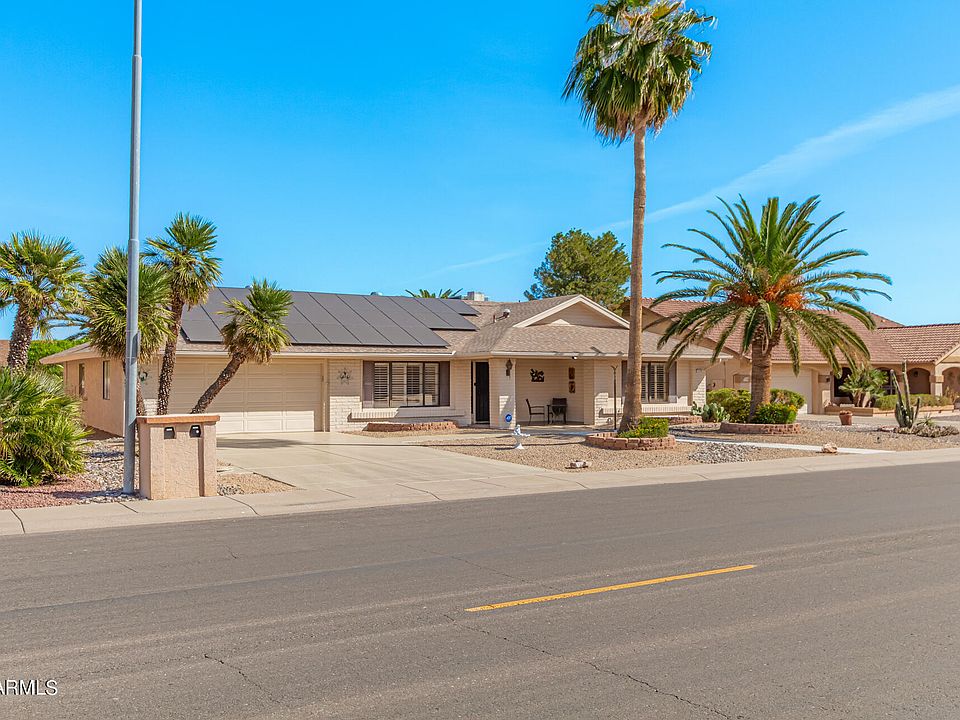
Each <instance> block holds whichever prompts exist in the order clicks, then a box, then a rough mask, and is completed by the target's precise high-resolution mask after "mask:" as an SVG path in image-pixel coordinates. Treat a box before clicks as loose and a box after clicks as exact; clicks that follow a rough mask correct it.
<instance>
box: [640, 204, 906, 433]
mask: <svg viewBox="0 0 960 720" xmlns="http://www.w3.org/2000/svg"><path fill="white" fill-rule="evenodd" d="M721 202H723V201H721ZM723 205H724V207H725V208H726V211H727V214H726V217H721V216H720V214H718V213H716V212H712V211H711V212H710V215H712V216H713V217H714V218H716V219H717V220H718V221H719V222H720V224H721V226H722V227H723V230H724V233H725V235H726V240H727V242H724V241H722V240H720V239H719V238H718V237H716V236H714V235H711V234H710V233H708V232H706V231H704V230H691V232H693V233H696V234H697V235H700V236H702V237H703V238H705V239H707V240H708V241H709V242H710V243H711V244H712V245H713V248H712V249H711V250H713V249H715V251H716V252H715V253H714V254H711V253H710V252H708V251H707V250H703V249H700V248H697V247H690V246H687V245H676V244H668V245H666V246H665V247H673V248H678V249H680V250H683V251H686V252H689V253H691V254H692V255H693V256H694V261H693V262H694V264H695V265H696V266H697V267H694V268H693V269H690V270H673V271H661V272H658V273H656V274H657V276H658V279H657V282H658V283H660V282H664V281H667V280H673V281H677V282H679V283H681V284H682V286H683V287H682V288H681V289H678V290H673V291H671V292H667V293H664V294H663V295H661V296H660V297H658V298H657V299H656V300H655V301H654V302H653V306H654V307H655V306H657V305H659V304H660V303H662V302H664V301H665V300H678V299H691V298H696V299H698V300H702V301H704V302H703V303H702V304H699V305H697V306H695V307H694V308H693V309H691V310H689V311H687V312H682V313H679V314H677V315H675V316H673V317H672V318H671V322H670V324H669V325H668V327H667V329H666V331H665V332H664V333H663V335H662V336H661V338H660V347H663V346H664V345H666V344H667V343H668V342H670V341H671V340H677V341H678V342H677V345H676V347H675V349H674V350H673V352H672V353H671V356H670V362H673V361H675V360H676V359H677V358H679V357H680V355H681V354H682V353H683V352H684V350H686V348H687V347H689V346H690V344H691V343H693V342H695V341H697V340H699V339H701V338H703V337H705V336H707V335H710V334H712V335H713V336H714V337H715V338H716V339H717V342H716V349H715V351H714V355H713V358H714V361H716V360H717V359H718V357H719V355H720V353H721V352H722V350H723V347H724V346H725V345H726V343H727V341H728V340H729V339H730V338H731V337H732V336H734V334H735V333H737V332H739V333H740V334H741V336H742V339H741V341H740V350H741V352H743V354H744V355H749V356H750V360H751V371H750V388H751V403H750V416H751V418H752V417H753V415H754V414H755V413H756V410H757V408H758V407H759V406H760V405H761V404H763V403H764V402H766V401H767V398H769V397H770V389H771V375H772V365H771V357H772V355H773V351H774V350H775V349H776V348H777V347H779V346H780V344H781V343H783V345H785V346H786V349H787V352H788V353H789V355H790V359H791V361H792V363H793V371H794V372H795V373H798V374H799V372H800V343H801V339H802V338H806V339H807V340H808V341H809V342H810V343H812V344H813V346H814V347H815V348H816V349H817V350H818V351H819V352H820V354H821V355H822V356H823V357H824V359H825V360H826V361H827V362H828V363H830V366H831V367H832V368H833V370H834V372H835V373H839V372H840V360H839V359H838V358H837V354H838V353H839V354H840V355H841V356H843V358H845V359H846V361H847V363H848V364H849V365H851V366H858V365H862V364H863V363H864V362H866V361H867V360H869V357H870V353H869V351H868V350H867V346H866V345H865V344H864V342H863V340H862V338H861V337H860V335H859V334H858V333H857V331H856V330H855V329H854V328H852V327H850V325H848V324H847V323H846V322H844V320H843V319H842V318H843V317H844V316H846V317H849V318H850V319H852V320H855V321H857V322H859V323H860V324H861V325H863V327H864V328H867V329H873V328H874V327H875V322H874V319H873V316H872V315H870V313H869V312H867V310H866V309H864V308H863V306H861V305H860V304H859V300H860V299H861V298H862V297H864V296H865V295H881V296H883V297H886V298H887V299H889V296H888V295H887V294H886V293H884V292H881V291H879V290H875V289H870V288H865V287H862V286H861V285H860V284H859V283H860V282H861V281H864V280H866V281H878V282H882V283H886V284H887V285H889V284H890V278H889V277H887V276H886V275H881V274H879V273H873V272H865V271H863V270H844V269H837V268H833V267H832V266H833V265H835V264H836V263H838V262H842V261H845V260H849V259H852V258H859V257H864V256H865V255H866V253H865V252H864V251H863V250H854V249H840V250H829V251H823V250H822V248H823V247H824V245H825V244H826V243H828V242H829V241H830V240H832V239H833V238H835V237H836V236H837V235H838V234H840V233H842V232H843V230H833V229H832V227H833V224H834V222H835V221H836V220H837V218H839V217H840V215H839V214H837V215H833V216H831V217H829V218H827V219H826V220H825V221H824V222H822V223H820V224H816V223H815V222H814V221H813V220H811V216H812V215H813V214H814V212H815V211H816V210H817V207H818V205H819V198H816V197H812V198H810V199H808V200H806V201H805V202H803V203H800V204H797V203H790V204H788V205H786V206H785V207H784V208H783V209H782V210H781V209H780V200H779V198H770V199H769V200H767V202H766V203H765V204H764V206H763V211H762V213H761V216H760V222H759V224H758V223H757V221H756V220H755V218H754V215H753V213H752V212H751V211H750V207H749V206H748V205H747V203H746V201H745V200H744V199H743V198H740V201H739V202H738V203H737V204H736V205H735V206H734V207H731V206H730V205H729V204H728V203H726V202H723ZM700 265H703V266H705V267H702V268H701V267H699V266H700Z"/></svg>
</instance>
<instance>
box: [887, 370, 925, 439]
mask: <svg viewBox="0 0 960 720" xmlns="http://www.w3.org/2000/svg"><path fill="white" fill-rule="evenodd" d="M891 375H892V377H893V387H894V389H895V390H896V391H897V406H896V407H895V408H894V409H893V414H894V417H896V418H897V425H899V426H900V427H901V428H904V429H907V430H913V428H914V427H916V425H917V420H918V419H919V418H920V399H919V398H917V402H916V404H914V403H913V402H912V398H911V397H910V381H909V380H907V364H906V363H904V364H903V372H902V373H901V377H903V385H901V384H900V381H899V380H898V379H897V373H895V372H894V373H891Z"/></svg>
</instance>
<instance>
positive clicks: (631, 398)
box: [620, 122, 647, 431]
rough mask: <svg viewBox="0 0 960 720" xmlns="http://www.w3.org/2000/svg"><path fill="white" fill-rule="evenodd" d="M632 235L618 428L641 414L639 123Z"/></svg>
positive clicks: (642, 154) (643, 156) (642, 149)
mask: <svg viewBox="0 0 960 720" xmlns="http://www.w3.org/2000/svg"><path fill="white" fill-rule="evenodd" d="M633 171H634V190H633V238H632V242H631V246H630V252H631V260H630V336H629V346H628V348H627V377H626V380H625V381H624V387H623V419H622V420H621V421H620V430H621V431H623V430H629V429H630V428H632V427H634V426H635V425H636V424H637V422H638V421H639V420H640V418H641V417H642V415H643V404H642V397H643V378H642V371H643V225H644V221H645V218H646V214H647V147H646V131H645V130H644V125H643V123H640V122H637V124H636V131H635V135H634V139H633Z"/></svg>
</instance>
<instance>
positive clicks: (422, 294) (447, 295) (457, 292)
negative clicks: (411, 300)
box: [407, 288, 463, 299]
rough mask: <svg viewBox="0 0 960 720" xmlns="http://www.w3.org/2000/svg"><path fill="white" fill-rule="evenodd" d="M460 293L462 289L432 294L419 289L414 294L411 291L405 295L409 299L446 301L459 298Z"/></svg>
mask: <svg viewBox="0 0 960 720" xmlns="http://www.w3.org/2000/svg"><path fill="white" fill-rule="evenodd" d="M462 292H463V288H460V289H459V290H450V289H447V290H440V291H439V292H432V291H430V290H424V289H422V288H421V289H420V290H417V291H416V292H413V290H407V295H409V296H410V297H415V298H443V299H447V298H455V297H460V293H462Z"/></svg>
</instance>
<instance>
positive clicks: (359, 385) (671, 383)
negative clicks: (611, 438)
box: [43, 288, 733, 433]
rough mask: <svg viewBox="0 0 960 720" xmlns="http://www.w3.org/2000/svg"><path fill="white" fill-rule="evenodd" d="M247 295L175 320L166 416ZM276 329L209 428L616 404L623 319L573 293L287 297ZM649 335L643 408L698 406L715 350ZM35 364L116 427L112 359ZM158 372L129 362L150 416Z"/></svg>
mask: <svg viewBox="0 0 960 720" xmlns="http://www.w3.org/2000/svg"><path fill="white" fill-rule="evenodd" d="M244 294H245V291H244V290H243V289H238V288H217V289H215V290H214V292H212V293H211V295H210V298H209V300H208V301H207V302H206V303H205V304H204V305H202V306H198V307H194V308H191V309H190V310H188V311H187V312H186V313H185V314H184V321H183V329H182V332H181V334H180V337H179V338H178V350H177V366H176V372H175V375H174V383H173V391H172V396H171V403H170V411H171V412H172V413H186V412H189V411H190V409H191V408H192V407H193V405H194V403H195V402H196V400H197V398H199V397H200V395H201V394H202V392H203V391H204V390H205V389H206V388H207V386H208V385H209V384H210V383H211V382H212V381H213V380H214V378H216V376H217V375H218V373H219V372H220V371H221V370H222V369H223V367H224V365H225V364H226V362H227V355H226V352H225V350H224V348H223V346H222V344H221V342H220V332H219V327H221V326H222V325H223V323H224V318H223V316H222V315H219V314H218V311H219V310H222V309H223V304H224V301H225V300H226V299H227V298H231V297H242V296H243V295H244ZM286 327H287V331H288V333H289V335H290V338H291V344H290V346H289V347H288V348H286V349H285V350H283V351H281V352H279V353H276V354H275V355H274V358H273V360H272V362H270V363H269V364H267V365H257V364H254V363H247V364H245V365H244V366H243V367H242V368H241V370H240V371H239V373H238V374H237V375H236V377H235V378H234V379H233V380H232V381H231V382H230V383H229V384H228V385H227V386H226V387H225V388H224V389H223V391H222V392H221V393H220V395H219V396H218V397H217V398H216V400H215V401H214V403H213V404H212V406H211V407H210V411H211V412H215V413H219V414H220V416H221V420H220V424H219V427H218V431H219V432H221V433H240V432H286V431H290V432H294V431H327V430H331V431H342V430H360V429H363V428H364V427H365V426H366V424H367V423H368V422H372V421H389V420H403V421H407V422H414V421H431V420H451V421H453V422H456V423H457V424H458V425H463V426H466V425H487V424H489V425H490V426H492V427H498V428H511V427H514V426H515V425H516V424H517V423H520V424H527V423H529V422H530V421H531V420H533V421H536V422H542V421H543V420H544V417H543V416H541V415H537V414H531V408H532V409H533V411H534V413H535V412H536V409H537V408H543V407H544V406H547V405H553V404H554V400H555V399H556V400H558V401H560V402H558V403H557V404H558V405H559V404H562V403H565V404H566V421H567V422H569V423H584V424H586V425H602V424H606V423H612V421H613V417H614V413H615V412H616V411H618V410H619V409H621V408H622V397H621V396H622V388H623V374H624V368H625V364H626V354H627V336H628V327H629V325H628V323H627V321H625V320H624V319H623V318H622V317H620V316H619V315H616V314H615V313H612V312H610V311H609V310H607V309H606V308H604V307H602V306H601V305H598V304H597V303H594V302H593V301H591V300H589V299H587V298H585V297H583V296H579V295H577V296H570V297H557V298H549V299H543V300H533V301H529V302H506V303H504V302H490V301H486V300H482V299H479V298H478V297H477V296H476V295H471V296H468V299H466V300H460V299H435V298H412V297H387V296H381V295H337V294H329V293H308V292H295V293H293V305H292V307H291V310H290V314H289V317H288V318H287V321H286ZM658 339H659V336H658V335H656V334H655V333H653V332H645V333H644V336H643V344H644V366H643V372H644V377H645V383H644V402H643V409H644V411H645V412H647V413H650V414H677V413H687V412H689V410H690V408H691V405H692V404H693V403H698V404H703V403H704V402H705V399H706V390H707V378H708V375H707V374H708V371H709V366H710V364H711V363H710V357H711V355H712V352H713V348H712V347H711V346H710V345H709V343H707V344H705V345H703V346H693V347H691V348H689V349H688V350H687V352H685V353H684V355H683V357H682V358H681V359H680V360H679V361H678V362H676V363H674V364H673V365H671V366H668V365H667V363H666V359H667V357H668V355H669V353H670V351H671V349H672V348H671V347H670V346H667V347H665V348H663V349H658V348H657V341H658ZM731 359H733V356H732V355H731V354H729V353H726V352H724V353H723V355H722V357H721V361H722V362H726V361H729V360H731ZM43 362H44V363H47V364H51V363H59V364H62V365H63V367H64V381H65V387H66V389H67V391H68V392H69V393H70V394H72V395H74V396H76V397H79V398H81V399H82V402H83V411H84V417H85V419H86V422H87V423H88V424H89V425H91V426H92V427H96V428H99V429H102V430H105V431H108V432H112V433H120V432H121V431H122V426H123V399H122V395H123V391H122V388H123V373H122V365H121V363H120V361H118V360H116V359H109V358H104V357H102V356H101V355H100V354H99V353H98V352H97V351H96V350H95V349H94V348H92V347H90V346H89V345H86V344H84V345H78V346H77V347H74V348H71V349H69V350H66V351H64V352H61V353H58V354H56V355H51V356H49V357H47V358H45V359H44V360H43ZM158 371H159V358H157V359H156V360H154V361H153V362H151V363H147V364H146V365H145V366H141V368H140V372H141V381H142V387H143V394H144V398H145V400H146V403H147V408H148V412H151V411H152V410H153V409H154V408H155V407H156V392H157V376H158ZM557 417H560V416H559V415H557Z"/></svg>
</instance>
